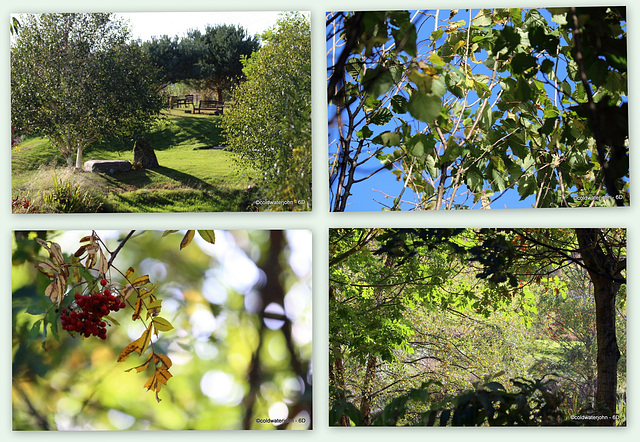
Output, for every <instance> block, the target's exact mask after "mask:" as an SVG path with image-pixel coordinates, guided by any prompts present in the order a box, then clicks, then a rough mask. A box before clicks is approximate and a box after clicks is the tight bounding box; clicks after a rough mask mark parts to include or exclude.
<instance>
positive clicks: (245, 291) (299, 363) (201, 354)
mask: <svg viewBox="0 0 640 442" xmlns="http://www.w3.org/2000/svg"><path fill="white" fill-rule="evenodd" d="M90 233H91V232H21V231H16V232H14V242H13V247H12V263H13V266H12V292H13V296H12V319H13V324H12V325H13V327H12V330H13V332H12V366H13V378H12V380H13V394H12V397H13V429H14V430H37V429H40V430H55V429H58V430H118V429H129V430H146V429H158V430H186V429H194V430H212V429H243V428H247V429H249V428H250V429H275V428H289V429H306V428H310V427H311V291H310V285H311V267H310V260H311V258H310V248H311V247H310V235H308V232H305V231H287V232H284V231H217V232H216V233H215V244H210V243H208V242H206V241H205V240H204V239H203V237H202V235H195V236H192V237H190V238H189V242H187V244H185V240H186V239H187V238H188V236H186V235H166V236H165V237H163V232H154V231H142V232H135V233H134V234H133V235H132V236H131V237H130V238H129V239H128V240H127V241H126V243H124V245H123V247H122V249H121V250H120V252H119V253H118V254H117V257H115V260H114V262H113V267H114V268H117V269H123V270H126V269H127V268H128V267H130V266H131V267H134V268H135V269H136V274H145V275H149V279H150V280H151V281H152V282H153V283H154V284H158V286H157V288H156V290H155V292H154V294H155V295H156V296H157V297H158V299H162V315H163V316H164V317H165V318H166V319H167V320H168V321H170V323H171V324H172V325H173V327H174V329H172V330H169V331H166V332H163V333H161V334H160V336H159V338H156V337H155V336H153V340H154V349H155V350H154V351H156V350H157V351H158V352H160V353H163V354H166V355H168V356H169V357H170V359H171V361H173V365H172V367H171V373H172V375H173V377H172V378H171V379H170V380H169V382H168V383H167V385H165V386H164V388H163V389H162V392H161V394H160V396H161V398H162V402H156V398H155V395H154V394H153V393H152V392H147V391H145V389H143V382H144V380H143V379H144V378H141V377H140V376H136V375H135V371H134V372H129V373H127V372H125V370H127V369H129V368H133V367H136V366H139V365H140V364H143V363H144V361H145V356H142V357H138V356H137V355H134V354H132V355H129V356H128V359H127V360H126V361H124V362H120V363H119V362H117V359H118V354H119V353H120V352H121V350H122V349H123V348H125V347H126V346H127V345H128V344H129V343H130V342H131V341H132V340H135V339H137V338H138V337H139V336H140V334H141V332H142V331H143V326H142V325H141V324H140V323H139V322H138V321H132V320H131V313H132V310H131V309H130V308H129V307H127V309H126V310H121V311H119V312H118V313H112V315H111V316H112V319H113V321H111V325H110V326H109V327H108V336H107V340H106V341H102V340H100V339H97V338H95V337H92V338H86V339H85V338H81V337H79V336H75V337H72V336H71V335H70V334H69V333H67V332H66V331H63V330H61V328H60V325H59V315H60V312H59V311H58V308H57V307H56V305H55V304H53V303H52V302H51V300H49V299H47V298H46V297H45V295H44V293H45V288H46V287H47V286H48V285H49V283H50V280H49V278H47V277H46V276H45V275H43V274H41V273H40V272H38V271H37V270H36V268H35V266H34V264H35V261H36V260H41V259H43V258H45V257H46V256H47V253H46V251H45V250H43V249H42V247H41V246H40V244H39V243H38V242H36V241H35V239H36V238H40V239H46V240H48V241H53V242H56V243H58V244H60V246H61V248H62V251H63V255H64V257H65V259H66V260H68V261H69V262H71V255H73V253H74V252H75V251H76V249H77V248H78V246H79V243H78V240H79V239H80V238H81V237H82V236H84V235H87V234H90ZM126 233H127V232H124V233H121V232H96V234H97V235H98V236H99V237H100V238H101V239H102V240H103V241H104V243H105V244H106V247H107V248H108V250H110V251H111V252H110V253H114V252H115V251H116V250H118V249H117V247H118V244H121V243H122V242H123V239H124V238H125V235H126ZM181 243H182V245H183V248H182V249H181ZM189 243H190V244H189ZM186 245H189V246H188V247H186ZM267 257H269V260H270V261H271V260H272V258H273V257H276V259H275V263H276V264H277V265H276V266H275V267H274V266H273V265H272V264H273V262H265V261H266V258H267ZM270 265H271V268H270V267H269V266H270ZM273 270H276V271H278V274H277V275H275V274H273ZM88 273H89V274H88V275H85V277H86V278H91V277H95V275H93V274H91V272H88ZM107 278H108V279H109V280H110V281H113V283H114V284H116V283H122V275H119V274H118V273H117V272H115V271H113V270H112V271H111V272H110V273H109V274H107ZM265 287H271V288H274V287H275V289H276V295H275V296H274V295H273V294H269V293H267V292H266V291H265ZM267 300H268V301H269V302H268V303H267V302H266V301H267ZM67 302H68V301H67V299H66V298H65V299H64V300H63V301H62V306H64V305H66V303H67ZM269 304H271V305H269ZM147 371H148V370H147ZM268 419H283V420H287V419H290V421H285V422H284V423H283V422H276V423H273V424H272V423H268V422H267V420H268Z"/></svg>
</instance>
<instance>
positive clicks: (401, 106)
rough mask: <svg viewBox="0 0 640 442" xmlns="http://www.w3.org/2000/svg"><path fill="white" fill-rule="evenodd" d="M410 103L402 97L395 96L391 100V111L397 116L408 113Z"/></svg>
mask: <svg viewBox="0 0 640 442" xmlns="http://www.w3.org/2000/svg"><path fill="white" fill-rule="evenodd" d="M407 105H408V101H407V99H406V98H405V97H403V96H402V95H394V96H393V97H392V98H391V109H392V110H393V111H394V112H395V113H397V114H404V113H406V112H407Z"/></svg>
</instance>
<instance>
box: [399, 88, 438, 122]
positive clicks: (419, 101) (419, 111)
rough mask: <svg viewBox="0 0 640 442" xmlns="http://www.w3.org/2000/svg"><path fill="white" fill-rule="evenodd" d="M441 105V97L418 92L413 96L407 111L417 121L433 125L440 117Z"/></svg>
mask: <svg viewBox="0 0 640 442" xmlns="http://www.w3.org/2000/svg"><path fill="white" fill-rule="evenodd" d="M441 105H442V102H441V100H440V97H437V96H435V95H431V94H424V93H422V92H420V91H416V92H414V93H413V94H412V95H411V98H410V99H409V104H408V106H407V109H408V111H409V113H410V114H411V116H412V117H414V118H416V119H417V120H420V121H422V122H424V123H432V122H433V121H434V120H435V119H436V118H437V117H438V115H440V108H441Z"/></svg>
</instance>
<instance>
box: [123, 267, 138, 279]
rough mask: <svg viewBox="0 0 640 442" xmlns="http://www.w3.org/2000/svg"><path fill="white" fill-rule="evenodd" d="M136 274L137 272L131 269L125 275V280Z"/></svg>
mask: <svg viewBox="0 0 640 442" xmlns="http://www.w3.org/2000/svg"><path fill="white" fill-rule="evenodd" d="M134 272H135V270H133V267H129V268H128V269H127V271H126V273H125V274H124V279H127V280H128V279H129V276H131V275H133V273H134Z"/></svg>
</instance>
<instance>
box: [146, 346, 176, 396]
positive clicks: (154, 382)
mask: <svg viewBox="0 0 640 442" xmlns="http://www.w3.org/2000/svg"><path fill="white" fill-rule="evenodd" d="M152 359H153V363H154V364H155V366H156V370H155V372H154V373H153V376H151V377H150V378H149V380H147V383H146V384H144V387H145V388H146V389H147V390H153V391H155V392H156V400H157V401H158V402H160V401H161V399H160V397H159V396H158V393H160V390H161V389H162V385H163V384H164V385H167V381H168V380H169V379H171V378H172V377H173V375H172V374H171V373H169V368H171V359H169V357H168V356H167V355H163V354H161V353H153V355H152ZM158 363H160V366H158Z"/></svg>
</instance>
